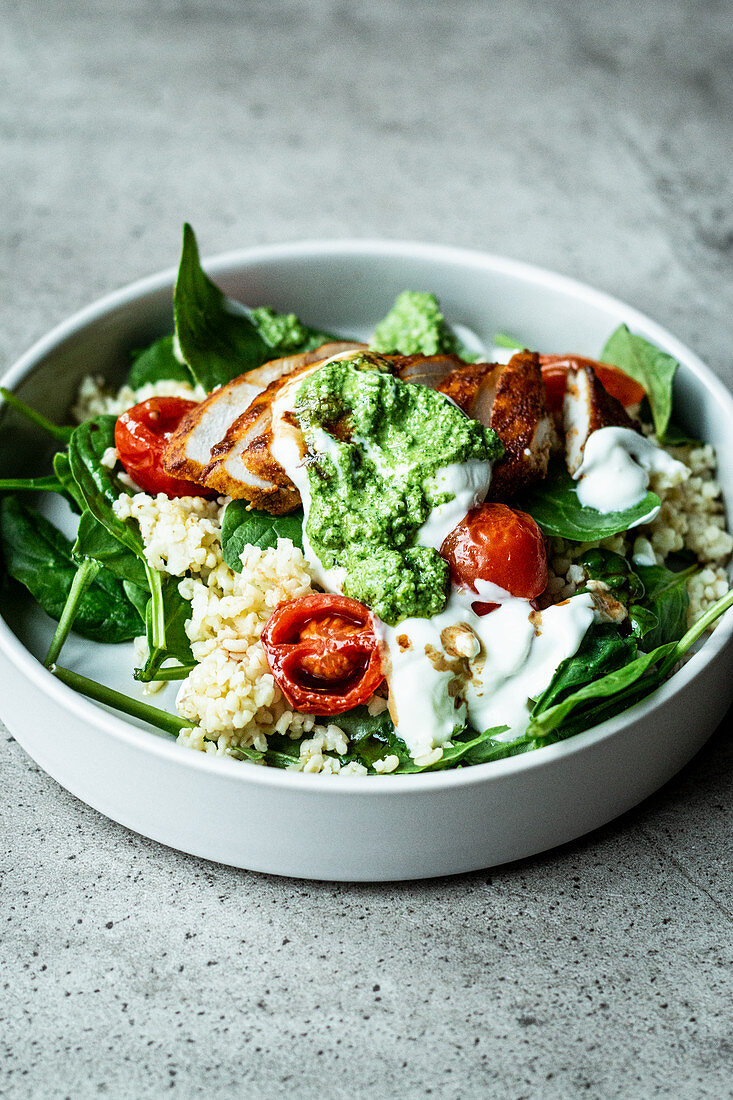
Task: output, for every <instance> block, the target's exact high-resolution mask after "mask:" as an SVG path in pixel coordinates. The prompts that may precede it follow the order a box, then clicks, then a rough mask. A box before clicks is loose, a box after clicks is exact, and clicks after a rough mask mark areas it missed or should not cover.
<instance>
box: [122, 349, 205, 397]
mask: <svg viewBox="0 0 733 1100" xmlns="http://www.w3.org/2000/svg"><path fill="white" fill-rule="evenodd" d="M167 379H172V380H174V381H176V382H189V383H190V382H192V381H193V379H192V377H191V371H190V370H189V369H188V367H187V366H186V364H185V363H181V362H179V361H178V359H176V356H175V354H174V351H173V337H172V336H163V337H161V339H160V340H156V341H155V343H154V344H151V345H150V347H149V348H146V349H145V350H144V351H139V352H133V361H132V366H131V367H130V373H129V374H128V376H127V384H128V386H131V387H132V389H133V390H139V389H140V387H141V386H145V385H147V384H148V383H150V382H160V381H165V380H167Z"/></svg>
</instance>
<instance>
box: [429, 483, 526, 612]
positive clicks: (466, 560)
mask: <svg viewBox="0 0 733 1100" xmlns="http://www.w3.org/2000/svg"><path fill="white" fill-rule="evenodd" d="M440 552H441V554H442V555H443V557H444V558H445V559H446V561H447V562H448V564H449V565H450V571H451V580H452V581H453V583H454V584H457V585H463V586H465V587H467V588H472V589H473V591H474V592H475V591H476V581H477V580H482V581H490V582H491V583H492V584H496V585H498V587H499V588H503V589H504V590H505V591H506V592H509V593H510V595H512V596H521V597H522V598H523V599H525V600H533V599H535V597H537V596H539V595H540V593H541V592H544V590H545V588H546V587H547V553H546V550H545V540H544V539H543V537H542V532H541V531H540V529H539V527H538V526H537V524H536V523H535V521H534V520H533V519H532V517H531V516H528V515H527V513H526V512H519V511H517V509H516V508H509V507H508V505H506V504H482V505H481V506H480V507H478V508H472V509H471V511H470V512H469V513H468V515H467V516H466V518H465V519H464V520H462V522H461V523H459V524H458V526H457V527H454V528H453V530H452V531H451V533H450V534H449V535H448V537H447V538H446V540H445V542H444V543H443V545H442V547H441V549H440ZM495 606H496V605H495V604H494V605H489V604H480V603H479V602H478V601H477V603H476V605H474V610H475V611H476V613H477V614H479V615H482V614H486V613H487V612H488V611H491V610H493V608H494V607H495Z"/></svg>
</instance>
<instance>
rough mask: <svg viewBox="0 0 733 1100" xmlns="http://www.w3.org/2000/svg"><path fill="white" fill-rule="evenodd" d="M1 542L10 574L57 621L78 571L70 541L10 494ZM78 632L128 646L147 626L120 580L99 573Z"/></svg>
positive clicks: (2, 514)
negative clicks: (131, 602)
mask: <svg viewBox="0 0 733 1100" xmlns="http://www.w3.org/2000/svg"><path fill="white" fill-rule="evenodd" d="M0 543H1V545H2V552H3V558H4V562H5V568H6V570H7V572H8V573H9V574H10V576H12V577H13V578H14V579H15V580H17V581H19V582H20V583H21V584H23V585H24V586H25V587H26V588H27V589H28V591H29V592H30V593H31V595H32V596H33V597H34V598H35V599H36V600H37V601H38V603H39V604H40V605H41V607H42V608H43V610H44V611H45V612H46V614H47V615H50V616H51V618H52V619H56V620H58V619H59V618H60V617H61V615H62V613H63V611H64V608H65V606H66V601H67V598H68V596H69V592H70V591H71V588H72V585H73V583H74V579H75V578H76V575H77V572H78V570H79V563H78V562H77V561H76V560H75V558H74V556H73V554H72V545H71V542H70V541H69V540H68V539H67V538H66V537H65V536H64V535H63V534H62V533H61V532H60V531H59V530H58V529H57V528H56V527H54V525H53V524H52V523H49V521H48V520H47V519H45V518H44V517H43V516H41V515H39V514H38V513H37V512H34V511H33V510H32V509H30V508H27V507H26V506H25V505H24V504H22V503H21V502H20V500H18V498H17V497H12V496H7V497H3V498H2V500H0ZM73 629H74V630H75V631H76V633H77V634H81V635H83V636H84V637H85V638H91V639H92V640H93V641H97V642H124V641H129V640H130V639H131V638H134V637H135V636H136V635H137V634H139V633H140V632H141V630H142V622H141V620H140V616H139V614H138V612H137V610H136V609H135V608H134V607H133V606H132V604H130V602H129V600H128V599H127V597H126V596H125V592H124V590H123V588H122V585H121V584H120V582H119V581H118V580H117V578H116V577H114V576H112V575H111V574H110V573H109V572H107V571H106V570H104V569H99V570H98V571H96V575H95V576H93V578H92V579H91V580H90V583H88V585H87V586H86V590H85V591H84V592H83V595H82V596H81V598H80V600H79V602H78V606H77V608H76V617H75V619H74V622H73Z"/></svg>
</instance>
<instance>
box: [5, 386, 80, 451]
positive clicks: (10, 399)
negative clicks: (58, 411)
mask: <svg viewBox="0 0 733 1100" xmlns="http://www.w3.org/2000/svg"><path fill="white" fill-rule="evenodd" d="M0 396H1V397H2V398H3V400H4V401H5V403H6V404H7V405H10V407H11V408H13V409H15V411H16V412H19V413H20V414H21V415H22V416H25V417H26V418H27V419H28V420H31V421H32V422H33V423H34V424H36V425H37V426H38V427H39V428H43V430H44V432H48V433H49V435H52V436H53V437H54V439H60V440H61V442H62V443H68V442H69V440H70V439H71V433H72V432H73V430H74V429H73V428H72V427H64V426H63V425H62V424H54V423H53V422H52V421H51V420H48V418H47V417H45V416H44V415H43V413H39V412H36V410H35V409H32V408H31V407H30V405H26V403H25V401H21V400H20V398H19V397H16V396H15V394H14V393H11V392H10V390H6V389H5V386H0Z"/></svg>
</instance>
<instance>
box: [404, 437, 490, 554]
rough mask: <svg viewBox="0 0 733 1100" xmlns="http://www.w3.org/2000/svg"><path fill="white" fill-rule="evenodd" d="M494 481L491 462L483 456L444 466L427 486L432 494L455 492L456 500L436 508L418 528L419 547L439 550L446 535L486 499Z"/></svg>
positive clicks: (429, 479)
mask: <svg viewBox="0 0 733 1100" xmlns="http://www.w3.org/2000/svg"><path fill="white" fill-rule="evenodd" d="M490 481H491V463H490V462H485V461H483V460H482V459H480V458H472V459H469V460H468V462H451V463H450V465H449V466H442V467H441V468H440V469H439V470H437V471H436V472H435V473H434V474H433V476H432V477H431V478H428V480H427V482H426V483H425V484H426V487H427V488H429V489H430V491H431V492H432V493H435V494H437V493H452V494H453V499H452V500H448V501H446V502H445V504H439V505H438V506H437V507H436V508H433V510H432V511H431V513H430V515H429V516H428V518H427V519H426V520H425V522H424V523H423V525H422V526H421V527H419V528H418V531H417V535H416V542H417V544H418V545H419V546H432V547H433V549H435V550H440V548H441V546H442V545H443V543H444V541H445V539H446V536H447V535H449V534H450V532H451V531H452V530H453V528H454V527H455V526H456V525H457V524H459V523H460V522H461V520H462V519H463V517H464V516H465V515H466V514H467V512H470V511H471V509H472V508H475V507H476V505H477V504H478V503H479V502H480V501H482V500H485V499H486V494H487V493H488V491H489V483H490Z"/></svg>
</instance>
